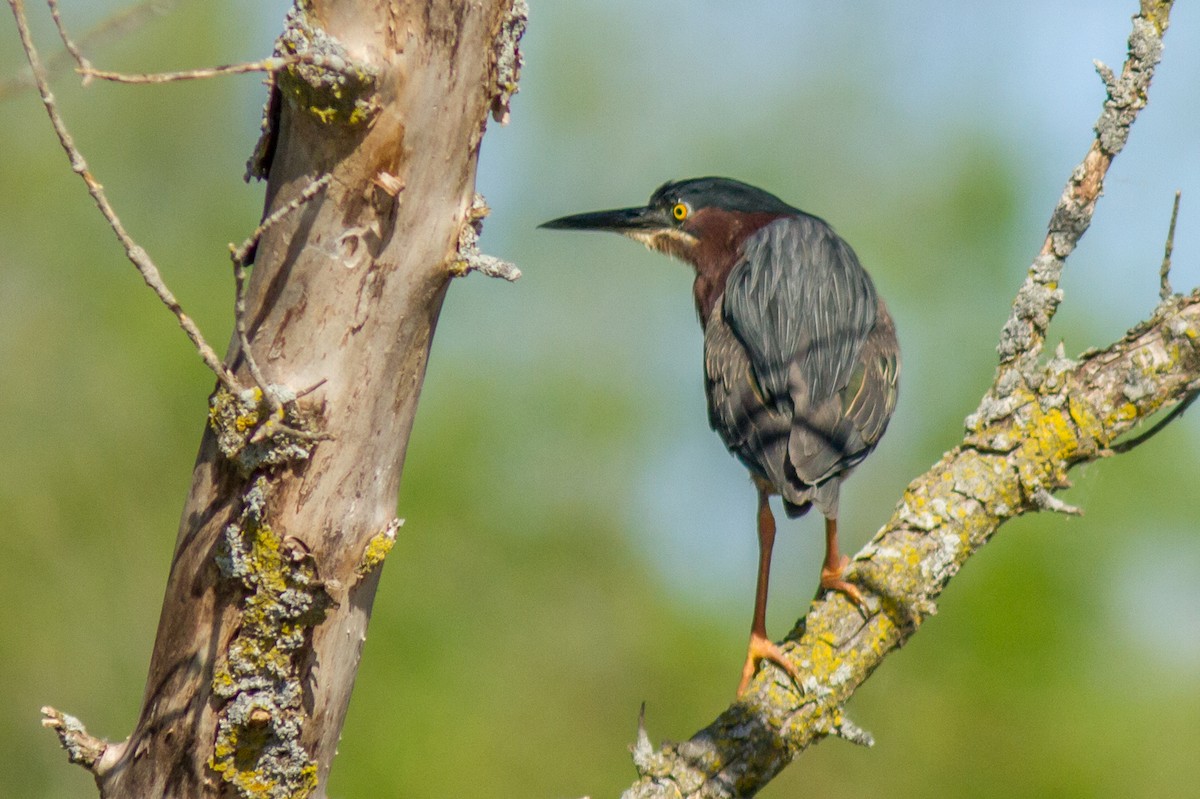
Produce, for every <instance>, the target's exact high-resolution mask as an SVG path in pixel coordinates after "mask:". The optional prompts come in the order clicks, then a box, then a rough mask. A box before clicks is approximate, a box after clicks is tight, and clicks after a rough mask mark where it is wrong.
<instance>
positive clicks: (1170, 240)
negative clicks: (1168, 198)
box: [1158, 191, 1183, 300]
mask: <svg viewBox="0 0 1200 799" xmlns="http://www.w3.org/2000/svg"><path fill="white" fill-rule="evenodd" d="M1182 196H1183V192H1182V191H1176V192H1175V205H1174V207H1172V208H1171V226H1170V227H1169V228H1167V246H1166V247H1165V248H1164V249H1163V260H1162V267H1161V268H1160V269H1159V270H1158V296H1159V297H1160V298H1161V299H1163V300H1166V299H1168V298H1170V296H1171V295H1172V294H1174V293H1175V292H1174V291H1172V290H1171V252H1172V251H1173V250H1174V249H1175V220H1177V219H1178V218H1179V200H1180V198H1181V197H1182Z"/></svg>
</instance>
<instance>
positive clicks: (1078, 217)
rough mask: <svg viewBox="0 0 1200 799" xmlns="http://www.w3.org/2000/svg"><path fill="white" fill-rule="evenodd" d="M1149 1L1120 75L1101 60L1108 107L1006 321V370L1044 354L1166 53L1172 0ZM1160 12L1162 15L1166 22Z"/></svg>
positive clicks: (1003, 341)
mask: <svg viewBox="0 0 1200 799" xmlns="http://www.w3.org/2000/svg"><path fill="white" fill-rule="evenodd" d="M1145 5H1148V6H1152V8H1151V9H1149V10H1148V11H1143V12H1142V13H1141V14H1139V15H1138V16H1136V17H1134V18H1133V32H1132V33H1131V34H1130V36H1129V56H1128V58H1127V59H1126V61H1125V66H1124V68H1123V69H1122V70H1121V75H1120V77H1119V78H1118V77H1116V76H1114V75H1113V73H1112V70H1110V69H1109V68H1108V67H1106V66H1104V65H1103V64H1101V63H1099V62H1096V69H1097V71H1098V72H1099V73H1100V77H1101V78H1102V79H1103V80H1104V85H1105V89H1106V90H1107V92H1108V98H1107V100H1106V101H1105V103H1104V110H1103V111H1102V112H1101V113H1100V118H1099V119H1097V120H1096V127H1095V129H1096V138H1095V140H1094V141H1093V142H1092V146H1091V149H1089V150H1088V153H1087V155H1086V156H1084V158H1083V161H1081V162H1080V163H1079V165H1078V166H1077V167H1075V169H1074V171H1073V172H1072V173H1071V178H1070V180H1068V181H1067V185H1066V188H1064V189H1063V193H1062V197H1061V198H1060V199H1059V201H1058V206H1057V207H1056V208H1055V209H1054V213H1053V214H1052V215H1051V217H1050V226H1049V232H1048V233H1047V235H1046V241H1045V243H1044V244H1043V245H1042V251H1041V252H1040V253H1039V254H1038V257H1037V258H1036V259H1035V260H1034V262H1033V265H1032V266H1031V267H1030V268H1029V276H1028V277H1027V278H1026V279H1025V283H1024V284H1023V285H1022V286H1021V289H1020V291H1019V292H1018V293H1017V297H1016V300H1015V301H1014V302H1013V308H1012V314H1011V316H1009V319H1008V321H1007V322H1006V323H1005V324H1004V330H1003V332H1002V333H1001V337H1000V346H999V352H1000V362H1001V364H1002V368H1003V366H1005V365H1008V364H1012V363H1014V362H1017V361H1026V360H1028V359H1031V358H1036V357H1037V355H1038V354H1039V353H1040V352H1041V348H1042V342H1043V341H1044V340H1045V337H1046V329H1047V328H1048V327H1049V325H1050V320H1051V319H1052V318H1053V317H1054V312H1055V310H1057V308H1058V303H1059V302H1060V301H1061V300H1062V290H1061V289H1060V288H1059V287H1058V286H1059V277H1060V275H1061V274H1062V268H1063V263H1064V262H1065V261H1066V258H1067V256H1068V255H1070V254H1071V252H1072V251H1073V250H1074V249H1075V245H1076V244H1078V243H1079V239H1080V238H1081V237H1082V236H1083V234H1084V233H1085V232H1086V231H1087V229H1088V226H1089V225H1090V224H1091V222H1092V212H1093V211H1094V210H1095V207H1096V200H1098V199H1099V198H1100V193H1101V192H1102V191H1103V189H1104V176H1105V175H1106V174H1107V172H1108V167H1109V165H1110V164H1111V163H1112V160H1113V158H1115V157H1116V155H1117V153H1119V152H1121V149H1122V148H1123V147H1124V146H1125V142H1126V140H1127V139H1128V138H1129V129H1130V127H1131V126H1132V125H1133V121H1134V119H1136V118H1137V114H1138V112H1139V111H1141V109H1142V108H1143V107H1145V105H1146V94H1147V91H1148V90H1149V88H1150V79H1151V78H1152V77H1153V76H1154V68H1155V67H1156V66H1157V65H1158V62H1159V59H1160V58H1161V57H1162V34H1163V32H1164V31H1165V30H1166V18H1167V14H1168V13H1169V12H1170V7H1171V2H1160V3H1146V4H1145ZM1156 14H1157V15H1161V24H1160V17H1159V16H1155V15H1156Z"/></svg>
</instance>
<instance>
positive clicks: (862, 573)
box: [624, 0, 1200, 799]
mask: <svg viewBox="0 0 1200 799" xmlns="http://www.w3.org/2000/svg"><path fill="white" fill-rule="evenodd" d="M1170 6H1171V3H1170V2H1165V3H1154V2H1149V0H1146V1H1145V2H1143V7H1142V13H1141V14H1140V15H1139V16H1137V17H1135V18H1134V30H1133V34H1132V35H1131V37H1130V40H1129V56H1128V59H1127V61H1126V63H1125V66H1124V69H1123V70H1122V73H1121V76H1120V77H1119V78H1117V77H1115V76H1113V75H1112V73H1111V71H1109V70H1108V69H1107V68H1104V67H1100V72H1101V75H1102V77H1103V78H1104V80H1105V83H1106V85H1107V86H1108V90H1109V98H1108V100H1107V101H1106V103H1105V110H1104V113H1103V114H1102V115H1101V117H1100V121H1099V122H1098V123H1097V125H1096V131H1097V133H1096V139H1095V141H1094V142H1093V144H1092V147H1091V148H1090V150H1089V152H1088V154H1087V156H1086V157H1085V158H1084V160H1083V162H1082V163H1081V164H1080V165H1079V166H1078V167H1077V168H1076V169H1075V170H1074V172H1073V173H1072V175H1071V179H1070V180H1069V181H1068V183H1067V187H1066V189H1065V190H1064V192H1063V196H1062V200H1061V201H1060V202H1059V205H1058V207H1057V208H1056V209H1055V211H1054V215H1053V217H1052V219H1051V222H1050V232H1049V235H1048V236H1047V238H1046V242H1045V245H1044V246H1043V248H1042V252H1041V254H1039V256H1038V258H1037V259H1036V260H1035V261H1034V264H1033V267H1032V268H1031V269H1030V273H1029V277H1028V278H1027V279H1026V281H1025V284H1024V285H1023V286H1022V288H1021V291H1020V293H1019V294H1018V296H1017V300H1016V302H1015V303H1014V306H1013V313H1012V316H1011V317H1010V319H1009V320H1008V322H1007V323H1006V324H1005V326H1004V330H1003V332H1002V334H1001V342H1000V348H999V349H1000V353H1001V368H1000V369H999V370H998V372H997V375H996V379H995V383H994V384H993V386H992V388H991V389H990V390H989V392H988V394H987V395H986V396H985V397H984V400H983V402H982V403H981V405H980V408H979V410H978V411H977V412H976V413H974V414H972V415H971V416H970V417H968V420H967V428H968V430H967V436H966V438H965V439H964V440H963V442H962V443H961V444H960V445H959V446H957V447H955V448H954V449H952V450H951V451H949V452H947V453H946V454H945V455H944V456H943V457H942V459H941V460H940V461H939V462H938V463H937V464H935V465H934V466H933V468H932V469H931V470H930V471H928V472H927V473H926V474H925V475H923V476H921V477H919V478H917V479H916V480H915V481H913V482H912V483H911V484H910V485H909V486H908V488H907V489H906V490H905V493H904V497H903V500H902V502H901V503H900V505H899V507H898V509H897V510H896V512H895V514H894V515H893V517H892V518H891V519H890V520H889V521H888V523H887V525H885V526H884V528H883V529H882V530H881V531H880V532H879V533H878V534H877V535H876V536H875V538H874V539H873V540H872V541H871V543H870V544H868V545H867V546H866V547H865V548H864V549H863V550H862V551H861V552H860V553H859V554H858V555H857V557H856V559H855V561H854V562H853V564H852V565H851V574H850V577H851V579H853V580H854V581H855V582H856V583H857V584H859V585H860V586H862V587H863V589H864V591H865V592H867V593H868V597H869V602H870V607H871V611H870V614H869V615H868V617H867V618H866V619H864V618H863V616H862V615H861V613H860V611H859V609H858V608H857V607H856V606H855V605H854V604H852V603H851V602H850V601H849V600H848V599H846V598H845V597H843V596H842V595H840V594H830V595H828V596H826V597H825V598H824V599H822V600H820V601H817V602H816V603H814V605H813V607H812V608H811V610H810V612H809V613H808V615H807V616H806V617H804V618H802V619H801V620H800V621H799V622H798V623H797V625H796V628H795V629H794V630H793V631H792V632H791V634H790V635H789V636H788V637H787V639H786V641H785V643H784V652H785V653H786V654H787V656H788V657H789V659H790V660H791V661H792V662H793V663H794V664H795V665H796V666H797V667H798V668H799V669H800V670H801V671H802V673H804V674H805V675H806V677H805V678H804V679H803V680H802V681H801V682H800V684H799V685H797V684H796V683H795V682H794V681H793V680H791V679H790V678H789V677H788V676H787V675H786V674H785V673H784V672H783V671H782V669H780V668H778V667H775V666H773V665H766V666H764V668H763V669H761V670H760V672H759V674H758V676H757V677H756V678H755V680H754V681H753V682H752V683H751V690H750V691H749V692H748V693H747V694H746V695H745V696H744V697H743V698H742V699H741V700H740V701H738V702H737V703H735V704H734V705H732V706H731V707H730V708H729V709H727V710H726V711H725V712H724V713H722V714H721V716H720V717H718V718H717V719H716V720H715V721H714V722H713V723H712V724H710V725H709V726H708V727H706V728H705V729H703V730H701V731H700V732H698V733H696V734H695V735H694V736H693V737H692V738H691V739H690V740H688V741H685V742H683V743H679V744H666V745H664V746H663V747H661V748H660V749H659V750H657V751H653V750H652V748H651V747H650V745H649V742H648V740H646V736H645V731H644V727H643V726H642V725H640V724H639V733H638V742H637V744H636V745H635V746H634V749H633V751H634V764H635V766H636V768H637V770H638V773H639V775H640V776H639V779H638V780H637V781H636V782H635V783H634V784H633V785H632V786H631V787H630V788H629V789H628V790H627V791H626V792H625V794H624V796H625V798H626V799H650V798H651V797H654V798H655V799H658V798H659V797H662V798H663V799H666V797H671V798H672V799H693V798H695V799H699V798H700V797H712V798H716V797H720V798H721V799H728V798H730V797H738V796H751V795H753V794H755V793H756V792H757V791H758V790H760V789H761V788H762V787H763V786H764V785H766V783H767V782H769V781H770V780H771V779H772V778H773V777H774V776H775V775H776V774H777V773H778V772H779V771H780V770H782V769H783V768H784V767H785V766H786V765H787V764H788V763H790V762H791V761H792V760H793V759H795V758H796V757H797V756H798V755H799V754H800V753H801V752H802V751H804V749H806V748H807V747H808V746H810V745H812V744H813V743H816V742H817V741H819V740H821V739H822V738H824V737H826V736H829V735H836V736H840V737H844V738H847V739H849V740H853V741H854V742H856V743H863V744H869V743H870V740H871V738H870V735H869V734H867V733H865V732H864V731H862V730H861V729H859V728H858V727H857V726H855V725H854V724H853V723H852V722H850V721H849V720H848V719H846V717H845V713H844V709H843V708H844V705H845V703H846V701H847V700H848V699H849V698H850V697H851V696H852V695H853V693H854V691H855V690H856V689H857V688H858V686H859V685H860V684H861V683H862V682H863V681H865V680H866V679H867V678H868V677H869V676H870V675H871V673H872V672H873V671H874V670H875V669H876V668H877V667H878V666H879V665H880V663H882V661H883V658H884V657H885V656H886V655H887V654H888V653H889V652H890V651H892V650H893V649H895V648H897V647H899V646H901V645H902V644H903V643H904V642H905V641H906V640H908V638H909V637H911V636H912V635H913V634H914V633H915V632H916V630H917V629H919V628H920V626H921V624H922V623H923V621H924V619H925V618H926V617H927V616H928V615H930V614H931V613H933V612H935V611H936V608H937V606H936V604H935V600H936V598H937V597H938V596H939V595H940V594H941V592H942V591H943V590H944V589H945V587H946V585H947V584H948V582H949V581H950V579H951V578H952V577H953V576H954V575H955V574H957V573H958V571H959V569H960V568H961V567H962V565H963V564H964V563H965V562H966V561H967V559H968V558H970V557H971V555H973V554H974V553H975V552H977V551H978V550H979V549H980V548H981V547H982V546H983V545H984V544H985V543H987V541H988V540H989V539H990V538H991V537H992V536H993V535H994V534H995V532H996V531H997V529H998V528H999V527H1000V525H1001V524H1003V523H1004V522H1005V521H1007V520H1008V519H1010V518H1013V517H1015V516H1019V515H1022V514H1025V513H1031V512H1036V511H1039V510H1052V511H1056V512H1061V513H1069V514H1077V513H1079V510H1078V509H1077V508H1074V507H1073V506H1071V505H1068V504H1067V503H1065V502H1063V501H1061V500H1059V499H1057V498H1056V497H1055V496H1054V493H1053V492H1055V491H1057V490H1059V489H1061V488H1063V487H1065V486H1067V485H1068V482H1067V472H1068V470H1069V469H1070V468H1071V467H1073V466H1075V465H1078V464H1080V463H1085V462H1088V461H1092V460H1096V459H1099V458H1102V457H1106V456H1108V455H1110V454H1111V453H1112V452H1113V451H1114V449H1115V448H1114V447H1112V442H1113V441H1115V440H1116V439H1117V438H1118V437H1119V436H1120V435H1122V434H1124V433H1125V432H1127V431H1128V430H1130V429H1131V428H1132V427H1133V426H1134V425H1136V424H1138V423H1139V422H1140V421H1141V420H1144V419H1146V418H1148V417H1149V416H1151V415H1153V414H1154V413H1157V412H1158V411H1160V410H1163V409H1165V408H1168V407H1170V406H1172V405H1174V404H1176V403H1180V404H1179V405H1178V406H1177V407H1176V410H1175V411H1174V413H1173V414H1172V416H1173V417H1174V416H1177V415H1178V414H1179V413H1180V412H1182V411H1181V409H1182V408H1183V407H1186V405H1187V404H1188V403H1190V402H1191V401H1192V399H1194V397H1195V392H1196V388H1197V384H1196V379H1197V378H1196V376H1197V375H1198V374H1200V292H1195V293H1193V294H1191V295H1189V296H1187V297H1174V296H1172V297H1169V298H1168V299H1167V300H1164V302H1163V303H1162V304H1161V305H1160V306H1159V307H1158V309H1156V311H1155V313H1154V315H1153V317H1152V318H1151V319H1150V320H1149V321H1148V322H1146V323H1144V324H1142V325H1140V326H1139V327H1137V328H1136V329H1134V330H1132V331H1130V332H1129V333H1128V334H1127V335H1126V336H1125V338H1123V339H1122V340H1121V341H1118V342H1116V343H1115V344H1113V345H1112V346H1110V347H1108V348H1107V349H1105V350H1103V351H1093V352H1091V353H1089V354H1086V355H1085V356H1082V357H1081V358H1080V360H1078V361H1074V360H1071V359H1069V358H1067V357H1066V355H1065V354H1064V353H1063V351H1062V347H1061V345H1060V347H1059V348H1058V350H1057V352H1056V353H1055V356H1054V357H1053V358H1051V359H1049V360H1048V361H1046V362H1045V363H1041V362H1039V357H1038V356H1039V354H1040V352H1041V349H1042V346H1043V343H1044V340H1045V333H1046V328H1047V326H1048V325H1049V323H1050V319H1051V317H1052V316H1053V314H1054V311H1055V309H1056V307H1057V305H1058V303H1059V301H1060V300H1061V292H1060V291H1059V289H1058V280H1059V276H1060V274H1061V270H1062V266H1063V263H1064V261H1065V259H1066V258H1067V256H1068V255H1069V254H1070V252H1071V251H1072V250H1073V249H1074V247H1075V244H1076V243H1077V242H1078V240H1079V237H1080V236H1082V235H1083V232H1084V231H1085V230H1086V229H1087V227H1088V225H1089V224H1090V222H1091V217H1092V212H1093V210H1094V206H1095V202H1096V200H1097V199H1098V198H1099V196H1100V190H1101V187H1102V184H1103V178H1104V174H1105V172H1106V171H1107V169H1108V166H1109V164H1110V163H1111V162H1112V159H1113V157H1114V156H1115V155H1116V153H1117V152H1119V151H1120V149H1121V147H1122V146H1123V145H1124V142H1125V137H1126V136H1127V135H1128V131H1129V126H1130V125H1131V124H1132V123H1133V120H1134V118H1135V117H1136V115H1137V112H1138V111H1139V110H1140V109H1141V108H1142V107H1144V106H1145V103H1146V91H1147V89H1148V87H1149V84H1150V79H1151V77H1152V75H1153V72H1154V67H1155V65H1156V64H1157V62H1158V59H1159V54H1160V53H1161V50H1162V41H1161V37H1162V34H1163V32H1164V31H1165V29H1166V27H1167V16H1168V13H1169V10H1170ZM1166 421H1169V419H1168V420H1164V424H1165V422H1166ZM1152 432H1153V431H1152ZM871 595H873V596H871Z"/></svg>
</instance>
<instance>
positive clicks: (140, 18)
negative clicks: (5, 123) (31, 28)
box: [0, 0, 175, 100]
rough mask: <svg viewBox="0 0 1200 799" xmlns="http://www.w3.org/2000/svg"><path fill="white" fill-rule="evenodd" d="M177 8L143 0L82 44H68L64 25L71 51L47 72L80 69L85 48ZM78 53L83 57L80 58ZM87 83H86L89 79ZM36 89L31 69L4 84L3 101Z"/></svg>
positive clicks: (52, 61)
mask: <svg viewBox="0 0 1200 799" xmlns="http://www.w3.org/2000/svg"><path fill="white" fill-rule="evenodd" d="M55 5H57V4H55ZM174 5H175V3H174V2H173V1H172V0H143V2H140V3H137V4H135V5H132V6H130V7H129V8H126V9H123V10H121V11H119V12H118V13H116V14H114V15H112V16H111V17H108V18H107V19H105V20H104V21H102V22H100V23H99V24H98V25H96V26H95V27H93V28H91V29H90V30H88V31H87V32H86V33H84V34H83V36H81V37H80V38H79V39H78V41H76V40H70V43H68V41H67V40H68V39H70V37H68V36H67V35H66V33H65V28H64V27H63V26H61V25H60V26H59V36H60V37H63V39H64V44H66V45H67V51H59V52H57V53H55V54H54V55H52V56H50V57H49V58H47V59H46V62H45V66H46V71H47V73H49V74H51V75H56V74H58V73H59V72H61V71H63V70H65V69H67V68H68V67H69V66H70V65H71V64H72V63H73V64H75V65H76V66H77V67H79V66H83V64H81V63H80V58H82V52H83V49H84V48H85V47H98V46H99V45H101V44H103V43H104V42H105V41H107V40H110V39H113V38H115V37H117V36H120V35H122V34H126V33H129V32H131V31H134V30H136V29H137V28H139V27H141V26H142V25H144V24H145V23H146V22H147V21H149V20H150V19H151V18H152V17H154V16H156V15H160V14H163V13H165V12H166V10H168V9H170V8H171V7H172V6H174ZM72 48H74V49H72ZM76 52H78V53H79V54H80V55H78V56H77V55H76ZM83 61H84V62H85V63H86V59H83ZM89 66H90V64H89ZM84 82H85V83H86V80H85V81H84ZM35 87H36V83H35V82H34V80H33V70H32V69H30V68H29V67H28V66H27V67H26V68H25V69H24V70H22V71H21V73H19V74H18V75H17V76H15V77H13V78H9V79H7V80H5V81H3V82H0V100H3V99H4V98H6V97H9V96H10V95H13V94H16V93H17V92H19V91H22V90H24V89H31V88H35Z"/></svg>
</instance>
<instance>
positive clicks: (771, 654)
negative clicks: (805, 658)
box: [737, 633, 800, 698]
mask: <svg viewBox="0 0 1200 799" xmlns="http://www.w3.org/2000/svg"><path fill="white" fill-rule="evenodd" d="M764 660H769V661H771V662H772V663H774V664H775V665H776V666H778V667H779V668H781V669H783V670H784V671H786V672H787V674H788V676H789V677H791V678H792V682H794V683H795V684H796V685H800V671H799V670H798V669H797V668H796V667H795V666H794V665H792V662H791V661H790V660H788V659H787V656H785V655H784V654H783V650H782V649H780V648H779V647H778V646H776V645H775V644H774V643H772V642H771V640H770V639H769V638H767V637H766V636H764V635H759V634H757V633H750V646H749V648H748V649H747V652H746V663H745V665H744V666H742V680H741V682H739V683H738V689H737V695H738V697H739V698H740V697H742V696H744V695H745V693H746V689H747V688H749V687H750V680H752V679H753V678H754V675H755V674H756V673H757V672H758V666H759V664H760V663H761V662H762V661H764Z"/></svg>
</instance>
